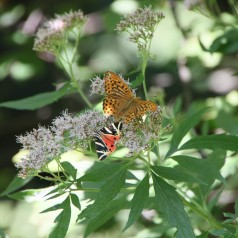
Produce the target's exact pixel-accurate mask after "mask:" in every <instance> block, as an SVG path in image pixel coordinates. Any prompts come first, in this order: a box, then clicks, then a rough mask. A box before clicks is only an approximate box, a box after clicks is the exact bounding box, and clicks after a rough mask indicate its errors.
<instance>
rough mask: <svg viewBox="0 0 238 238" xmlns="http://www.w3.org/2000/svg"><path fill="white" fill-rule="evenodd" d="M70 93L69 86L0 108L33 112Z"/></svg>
mask: <svg viewBox="0 0 238 238" xmlns="http://www.w3.org/2000/svg"><path fill="white" fill-rule="evenodd" d="M69 93H72V90H71V89H70V87H69V84H66V85H65V86H63V87H62V88H60V89H59V90H57V91H53V92H46V93H39V94H36V95H34V96H31V97H27V98H23V99H19V100H14V101H8V102H3V103H0V107H6V108H13V109H17V110H35V109H38V108H41V107H43V106H46V105H49V104H51V103H53V102H56V101H57V100H58V99H60V98H61V97H63V96H65V95H67V94H69Z"/></svg>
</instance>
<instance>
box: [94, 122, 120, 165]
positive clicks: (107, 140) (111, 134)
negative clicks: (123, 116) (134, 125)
mask: <svg viewBox="0 0 238 238" xmlns="http://www.w3.org/2000/svg"><path fill="white" fill-rule="evenodd" d="M121 130H122V123H121V122H116V123H112V124H111V125H110V127H109V128H108V127H103V128H102V129H101V130H100V131H98V132H96V133H95V136H94V140H95V146H96V152H97V155H98V159H99V160H104V159H106V158H107V156H108V155H109V154H111V153H112V152H114V151H115V150H116V142H117V141H118V140H119V139H120V137H121Z"/></svg>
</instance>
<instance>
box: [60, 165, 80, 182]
mask: <svg viewBox="0 0 238 238" xmlns="http://www.w3.org/2000/svg"><path fill="white" fill-rule="evenodd" d="M61 166H62V167H63V169H64V170H65V172H66V173H67V174H69V175H71V176H72V178H73V179H74V180H75V179H76V177H77V169H75V168H74V166H73V165H72V164H70V163H69V162H68V161H64V162H62V163H61Z"/></svg>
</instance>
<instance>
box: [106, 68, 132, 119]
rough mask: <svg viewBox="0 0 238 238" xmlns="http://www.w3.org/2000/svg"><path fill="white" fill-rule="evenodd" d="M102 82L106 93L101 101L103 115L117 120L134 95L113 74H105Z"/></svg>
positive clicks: (124, 83) (119, 78) (121, 80)
mask: <svg viewBox="0 0 238 238" xmlns="http://www.w3.org/2000/svg"><path fill="white" fill-rule="evenodd" d="M104 80H105V92H106V97H105V99H104V100H103V111H104V114H105V115H106V116H109V115H112V116H114V117H115V118H116V119H117V120H119V119H120V117H121V116H122V115H123V113H124V111H125V110H126V107H128V102H130V101H131V100H133V98H134V94H133V92H132V90H131V89H130V87H129V86H128V85H127V84H126V82H124V80H123V79H122V78H121V77H119V76H118V75H117V74H115V73H113V72H110V71H108V72H106V74H105V77H104Z"/></svg>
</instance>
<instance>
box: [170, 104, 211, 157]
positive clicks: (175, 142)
mask: <svg viewBox="0 0 238 238" xmlns="http://www.w3.org/2000/svg"><path fill="white" fill-rule="evenodd" d="M206 110H207V108H203V109H201V110H199V111H197V112H195V113H193V114H192V115H189V116H188V117H187V118H185V119H184V120H183V121H182V122H181V123H180V124H179V127H178V128H177V129H176V131H175V132H174V133H173V137H172V140H171V146H170V149H169V151H168V152H167V154H166V156H165V158H168V157H169V156H170V155H172V154H173V153H174V152H176V151H177V149H178V146H179V144H180V142H181V140H182V139H183V137H184V136H185V135H186V134H187V133H188V132H189V130H190V129H191V128H193V127H194V126H195V125H196V124H197V123H198V122H199V121H200V118H201V116H202V114H203V113H204V112H205V111H206Z"/></svg>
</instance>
